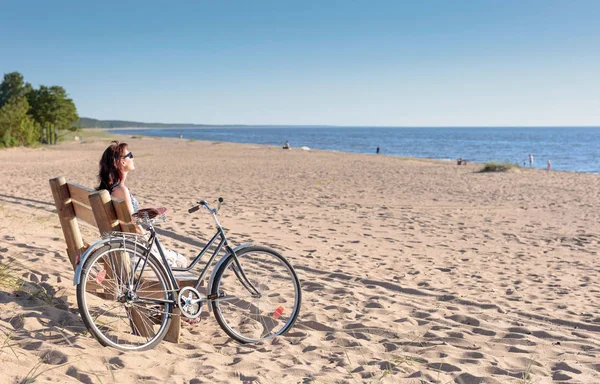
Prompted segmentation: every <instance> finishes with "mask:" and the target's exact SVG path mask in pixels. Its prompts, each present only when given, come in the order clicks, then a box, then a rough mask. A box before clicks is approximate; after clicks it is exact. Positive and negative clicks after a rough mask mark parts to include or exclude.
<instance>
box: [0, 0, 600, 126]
mask: <svg viewBox="0 0 600 384" xmlns="http://www.w3.org/2000/svg"><path fill="white" fill-rule="evenodd" d="M171 3H172V4H169V3H168V2H165V1H160V2H154V1H144V2H141V1H140V2H133V1H121V2H110V1H103V2H84V1H73V2H68V1H39V2H16V1H12V2H3V3H2V4H1V7H0V36H2V38H1V39H0V71H2V73H8V72H12V71H19V72H21V73H22V74H23V75H24V76H25V78H26V80H27V81H29V82H31V83H32V84H33V85H34V86H38V85H40V84H44V85H62V86H64V87H65V88H66V89H67V91H68V92H69V94H70V96H71V97H72V98H73V100H74V101H75V103H76V105H77V108H78V111H79V114H80V115H81V116H86V117H94V118H99V119H120V120H135V121H146V122H172V123H175V122H187V123H199V124H294V125H296V124H298V125H304V124H317V125H319V124H327V125H353V126H356V125H362V126H498V125H499V126H532V125H533V126H536V125H600V89H599V88H600V87H599V85H600V23H599V20H600V1H596V0H589V1H583V0H564V1H553V0H540V1H528V0H520V1H511V0H495V1H494V0H472V1H460V0H439V1H428V0H421V1H412V2H406V1H364V2H363V1H348V0H347V1H302V2H289V1H272V2H259V1H239V2H238V1H210V2H209V1H178V2H171Z"/></svg>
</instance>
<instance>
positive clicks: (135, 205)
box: [102, 183, 140, 213]
mask: <svg viewBox="0 0 600 384" xmlns="http://www.w3.org/2000/svg"><path fill="white" fill-rule="evenodd" d="M119 184H121V183H115V184H113V185H111V186H109V187H108V188H106V189H107V190H108V192H109V193H110V194H111V195H112V192H113V191H114V190H115V188H117V187H118V186H119ZM102 186H105V184H104V183H102ZM128 191H129V189H128ZM129 198H130V199H131V206H132V207H133V213H137V211H138V210H139V209H140V202H139V201H138V200H137V199H136V198H135V197H134V196H133V195H132V194H131V191H129Z"/></svg>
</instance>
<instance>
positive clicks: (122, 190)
mask: <svg viewBox="0 0 600 384" xmlns="http://www.w3.org/2000/svg"><path fill="white" fill-rule="evenodd" d="M134 169H135V163H134V161H133V153H132V152H131V151H129V149H128V146H127V143H119V142H118V141H113V142H111V143H110V145H109V146H108V148H106V150H105V151H104V153H103V154H102V158H101V159H100V172H99V173H98V179H99V180H100V185H99V186H98V188H96V189H97V190H100V189H106V190H107V191H108V192H109V193H110V194H111V196H115V197H118V198H119V199H122V200H124V201H125V203H126V204H127V208H129V213H130V214H131V215H133V214H134V213H137V211H138V209H139V208H140V204H139V202H138V201H137V199H136V198H135V197H133V195H132V194H131V192H129V188H127V185H126V182H127V175H128V174H129V172H130V171H133V170H134Z"/></svg>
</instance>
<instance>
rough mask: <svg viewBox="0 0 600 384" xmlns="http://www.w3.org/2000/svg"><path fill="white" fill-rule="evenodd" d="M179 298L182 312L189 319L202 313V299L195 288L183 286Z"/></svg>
mask: <svg viewBox="0 0 600 384" xmlns="http://www.w3.org/2000/svg"><path fill="white" fill-rule="evenodd" d="M177 300H178V303H179V309H180V310H181V314H182V315H183V316H185V317H187V318H188V319H195V318H197V317H198V316H200V314H201V313H202V299H201V298H200V292H198V291H197V290H196V289H195V288H192V287H183V288H182V289H181V291H179V296H178V298H177Z"/></svg>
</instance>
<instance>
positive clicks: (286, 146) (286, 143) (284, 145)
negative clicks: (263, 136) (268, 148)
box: [283, 140, 292, 149]
mask: <svg viewBox="0 0 600 384" xmlns="http://www.w3.org/2000/svg"><path fill="white" fill-rule="evenodd" d="M283 149H292V147H290V143H289V142H288V141H287V140H286V141H285V144H283Z"/></svg>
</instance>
